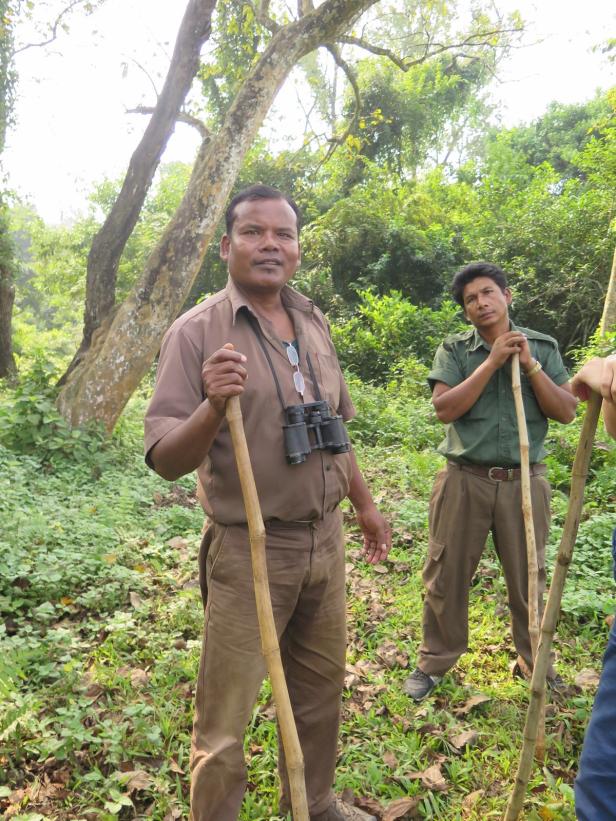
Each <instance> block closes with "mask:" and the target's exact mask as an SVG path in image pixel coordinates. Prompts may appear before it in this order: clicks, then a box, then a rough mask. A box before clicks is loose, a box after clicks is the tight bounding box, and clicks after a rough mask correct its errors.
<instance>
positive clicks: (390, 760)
mask: <svg viewBox="0 0 616 821" xmlns="http://www.w3.org/2000/svg"><path fill="white" fill-rule="evenodd" d="M383 762H384V763H385V764H387V766H388V767H389V768H390V769H392V770H395V769H396V767H397V766H398V759H397V758H396V756H395V755H394V754H393V753H392V752H388V753H385V755H384V756H383Z"/></svg>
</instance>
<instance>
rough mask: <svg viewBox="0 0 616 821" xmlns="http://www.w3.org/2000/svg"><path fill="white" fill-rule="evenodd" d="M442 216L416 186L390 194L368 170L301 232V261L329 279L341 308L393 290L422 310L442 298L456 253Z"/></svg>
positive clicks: (379, 175) (383, 180) (378, 174)
mask: <svg viewBox="0 0 616 821" xmlns="http://www.w3.org/2000/svg"><path fill="white" fill-rule="evenodd" d="M443 223H444V220H443V214H442V213H441V212H440V211H439V210H438V207H435V206H434V204H433V203H432V202H431V201H430V200H429V199H428V198H427V197H426V196H425V195H424V194H423V192H421V191H420V190H417V188H416V187H415V186H413V185H409V186H406V187H400V188H397V187H393V186H392V185H391V184H390V181H389V180H388V179H387V176H386V174H385V173H384V172H383V171H382V170H381V169H378V168H377V167H376V166H374V165H372V166H371V169H370V178H369V179H367V180H366V181H365V182H364V183H362V184H361V185H357V186H355V188H354V189H353V191H352V193H351V194H350V195H349V196H348V197H345V198H344V199H341V200H339V201H338V202H336V203H335V204H334V205H332V207H331V208H329V210H328V211H327V212H326V213H325V214H323V216H321V217H318V218H317V219H316V220H314V221H313V222H312V223H311V224H310V225H309V226H308V227H307V229H306V231H305V232H304V238H303V242H304V260H305V265H306V267H307V268H308V269H310V268H312V267H316V268H318V269H320V270H322V271H325V270H327V271H328V272H329V273H330V274H331V278H332V283H333V286H334V289H335V291H336V292H337V293H338V294H340V295H341V296H342V298H343V299H344V300H345V301H348V302H352V301H353V300H354V299H356V292H357V291H358V290H359V289H362V288H375V289H376V290H378V291H379V292H381V293H384V292H387V291H390V290H393V289H397V290H400V291H401V292H402V293H403V294H404V295H405V296H407V297H409V298H410V299H412V300H413V302H416V303H417V304H420V305H435V304H438V303H439V302H440V301H441V299H442V293H443V291H444V288H445V282H444V276H446V275H447V274H448V273H449V272H450V271H451V270H452V269H453V268H454V267H455V265H456V262H457V257H456V247H455V241H454V239H453V237H452V234H451V231H450V229H449V227H448V226H447V225H446V224H443Z"/></svg>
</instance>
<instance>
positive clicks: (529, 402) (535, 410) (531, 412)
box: [522, 377, 545, 422]
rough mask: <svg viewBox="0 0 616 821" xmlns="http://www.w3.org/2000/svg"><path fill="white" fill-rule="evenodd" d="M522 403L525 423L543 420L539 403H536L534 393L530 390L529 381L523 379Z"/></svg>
mask: <svg viewBox="0 0 616 821" xmlns="http://www.w3.org/2000/svg"><path fill="white" fill-rule="evenodd" d="M522 401H523V402H524V413H525V415H526V421H527V422H528V421H538V420H540V419H545V417H544V415H543V412H542V410H541V408H540V407H539V403H538V402H537V397H536V396H535V391H534V390H533V389H532V386H531V384H530V382H529V380H528V379H526V378H525V377H522Z"/></svg>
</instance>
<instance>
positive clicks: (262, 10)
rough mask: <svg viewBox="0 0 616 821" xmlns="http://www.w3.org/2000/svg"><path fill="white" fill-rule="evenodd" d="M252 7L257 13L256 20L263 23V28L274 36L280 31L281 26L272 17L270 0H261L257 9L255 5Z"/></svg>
mask: <svg viewBox="0 0 616 821" xmlns="http://www.w3.org/2000/svg"><path fill="white" fill-rule="evenodd" d="M251 5H252V8H253V11H254V13H255V20H256V21H257V22H258V23H261V25H262V26H263V28H265V29H267V30H268V31H271V33H272V34H276V32H277V31H279V30H280V26H279V24H278V23H277V22H276V21H275V20H274V18H273V17H270V13H269V7H270V0H259V2H258V3H257V5H256V7H255V6H254V4H251Z"/></svg>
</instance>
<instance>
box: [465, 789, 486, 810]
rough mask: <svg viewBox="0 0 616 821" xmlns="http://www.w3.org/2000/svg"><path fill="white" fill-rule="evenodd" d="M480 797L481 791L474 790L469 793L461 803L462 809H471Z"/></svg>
mask: <svg viewBox="0 0 616 821" xmlns="http://www.w3.org/2000/svg"><path fill="white" fill-rule="evenodd" d="M482 796H483V790H475V791H474V792H470V793H469V794H468V795H467V796H465V798H464V800H463V801H462V807H463V809H465V810H470V809H472V808H473V807H474V806H475V804H476V803H477V802H478V801H479V799H480V798H481V797H482Z"/></svg>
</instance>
